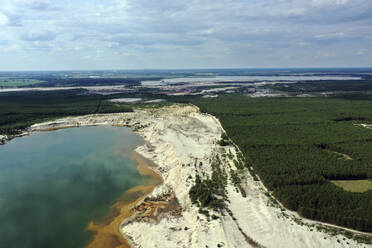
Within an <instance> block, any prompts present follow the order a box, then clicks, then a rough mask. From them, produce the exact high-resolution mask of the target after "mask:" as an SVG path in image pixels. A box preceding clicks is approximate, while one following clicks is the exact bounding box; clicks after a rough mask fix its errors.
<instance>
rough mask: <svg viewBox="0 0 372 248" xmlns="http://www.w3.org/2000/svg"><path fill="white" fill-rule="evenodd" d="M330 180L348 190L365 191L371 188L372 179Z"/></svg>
mask: <svg viewBox="0 0 372 248" xmlns="http://www.w3.org/2000/svg"><path fill="white" fill-rule="evenodd" d="M331 182H332V183H334V184H336V185H337V186H338V187H341V188H343V189H344V190H346V191H350V192H366V191H367V190H372V181H368V180H346V181H342V180H340V181H331Z"/></svg>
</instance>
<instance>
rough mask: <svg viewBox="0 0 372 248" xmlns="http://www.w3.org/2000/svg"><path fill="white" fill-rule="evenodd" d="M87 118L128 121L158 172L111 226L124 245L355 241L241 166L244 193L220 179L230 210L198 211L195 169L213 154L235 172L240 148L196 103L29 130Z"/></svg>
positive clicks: (200, 171) (205, 170)
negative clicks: (300, 211)
mask: <svg viewBox="0 0 372 248" xmlns="http://www.w3.org/2000/svg"><path fill="white" fill-rule="evenodd" d="M94 125H111V126H127V127H130V128H132V130H133V132H134V133H137V134H139V135H140V136H141V137H142V138H143V140H144V144H143V145H140V146H139V147H137V148H136V149H135V151H136V152H137V153H138V154H140V155H141V156H142V157H144V158H146V159H148V160H149V161H152V162H153V163H154V164H156V166H155V167H153V168H152V169H153V170H154V171H155V172H156V173H157V174H159V175H160V176H161V177H162V179H163V182H162V183H161V184H159V185H158V186H156V187H154V188H153V189H151V190H149V191H148V192H149V193H148V194H147V195H146V197H143V198H142V199H141V201H138V202H135V203H134V204H132V205H128V208H129V209H128V211H133V212H134V213H135V214H133V215H132V216H131V217H129V218H128V217H127V218H123V219H122V220H121V222H120V224H119V225H120V230H119V231H118V232H120V233H121V234H122V235H124V236H125V238H126V239H127V240H128V244H129V245H130V246H132V247H154V246H155V245H158V246H160V245H161V246H162V247H206V246H209V247H216V246H219V247H277V246H278V245H279V246H282V247H290V248H291V247H293V248H295V247H304V244H307V246H306V247H327V248H328V247H345V245H346V243H347V244H348V245H349V244H350V247H354V246H355V247H357V246H358V243H357V242H356V241H355V240H352V239H348V238H345V236H342V235H340V234H338V235H330V234H328V233H326V232H323V231H317V230H316V228H314V227H316V226H317V225H318V224H319V223H318V222H316V221H310V220H307V219H304V218H302V217H300V216H298V215H297V214H296V213H293V212H291V211H288V210H285V209H282V208H280V207H278V206H273V205H272V204H271V201H272V198H270V197H268V195H267V194H265V193H267V190H266V189H265V187H264V186H263V184H262V183H261V182H260V181H255V180H254V179H253V177H252V176H251V175H250V173H249V172H248V170H247V169H244V171H242V172H241V173H242V175H244V176H243V178H242V182H241V185H240V187H241V189H242V191H244V192H245V193H244V194H243V193H241V192H240V190H239V189H237V188H236V186H235V184H234V183H233V181H232V179H231V177H230V176H229V177H228V179H227V186H226V194H227V196H228V199H229V201H228V202H226V207H227V209H229V211H230V213H228V212H226V211H218V212H217V211H214V210H211V209H209V212H210V216H212V215H215V216H216V217H217V218H216V219H211V218H209V217H207V216H205V215H204V214H202V213H201V212H200V211H199V207H197V206H196V205H195V204H192V203H191V200H190V197H189V190H190V188H191V187H192V186H193V184H194V179H195V177H196V175H200V176H204V177H208V176H209V177H211V174H212V165H211V160H213V158H215V157H216V156H219V157H220V158H221V159H222V163H223V168H224V169H225V170H226V171H227V173H230V172H229V171H231V170H233V171H237V168H236V166H235V162H234V160H237V159H238V154H239V152H240V151H239V149H238V148H237V147H235V146H229V145H228V146H220V145H219V144H218V141H219V140H220V138H221V134H222V133H223V132H224V130H223V127H222V126H221V124H220V122H219V120H218V119H216V118H215V117H213V116H211V115H208V114H203V113H201V112H200V111H199V108H197V107H196V106H193V105H180V104H179V105H172V106H168V107H163V108H145V109H136V110H135V112H133V113H117V114H96V115H86V116H78V117H66V118H63V119H57V120H55V121H51V122H45V123H40V124H35V125H33V126H31V127H30V131H31V132H32V131H43V130H48V129H49V130H50V129H55V128H57V129H58V128H59V127H66V126H67V127H79V126H94ZM135 192H136V190H133V191H132V192H129V193H135ZM299 221H300V222H299ZM299 223H300V224H299ZM279 230H280V231H279ZM340 230H342V229H340ZM248 235H249V236H248ZM124 236H123V237H124ZM339 241H340V242H339ZM117 244H118V245H120V243H119V242H118V243H117ZM252 244H253V245H252ZM105 247H110V246H107V245H106V246H105ZM111 247H117V246H115V244H113V246H111Z"/></svg>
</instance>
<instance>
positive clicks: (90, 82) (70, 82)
mask: <svg viewBox="0 0 372 248" xmlns="http://www.w3.org/2000/svg"><path fill="white" fill-rule="evenodd" d="M144 79H147V78H144ZM38 80H40V81H43V82H42V83H38V84H34V85H24V86H20V87H65V86H66V87H67V86H103V85H131V86H133V85H139V84H140V82H141V80H142V79H141V78H135V79H134V78H133V79H131V78H49V77H46V78H43V77H39V78H38Z"/></svg>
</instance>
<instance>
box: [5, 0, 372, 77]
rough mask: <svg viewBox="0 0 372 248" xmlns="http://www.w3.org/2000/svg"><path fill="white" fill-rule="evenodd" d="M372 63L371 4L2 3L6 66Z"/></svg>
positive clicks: (366, 0)
mask: <svg viewBox="0 0 372 248" xmlns="http://www.w3.org/2000/svg"><path fill="white" fill-rule="evenodd" d="M371 66H372V1H371V0H188V1H184V0H101V1H100V0H50V1H48V0H35V1H34V0H0V70H94V69H176V68H179V69H182V68H278V67H280V68H283V67H371Z"/></svg>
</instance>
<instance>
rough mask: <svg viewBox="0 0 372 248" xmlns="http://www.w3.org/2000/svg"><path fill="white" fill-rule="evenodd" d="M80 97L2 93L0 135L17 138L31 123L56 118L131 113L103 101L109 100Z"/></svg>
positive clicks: (74, 93)
mask: <svg viewBox="0 0 372 248" xmlns="http://www.w3.org/2000/svg"><path fill="white" fill-rule="evenodd" d="M81 93H83V91H80V90H68V91H51V92H26V93H25V92H20V93H6V94H5V93H2V94H1V95H0V134H9V135H14V134H18V133H20V132H21V130H23V129H24V128H27V127H29V126H30V125H32V124H34V123H37V122H40V121H45V120H48V119H51V118H56V117H64V116H73V115H86V114H94V113H116V112H130V111H133V109H132V108H131V106H130V105H126V104H117V103H112V102H109V101H107V99H108V98H112V96H101V95H81Z"/></svg>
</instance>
